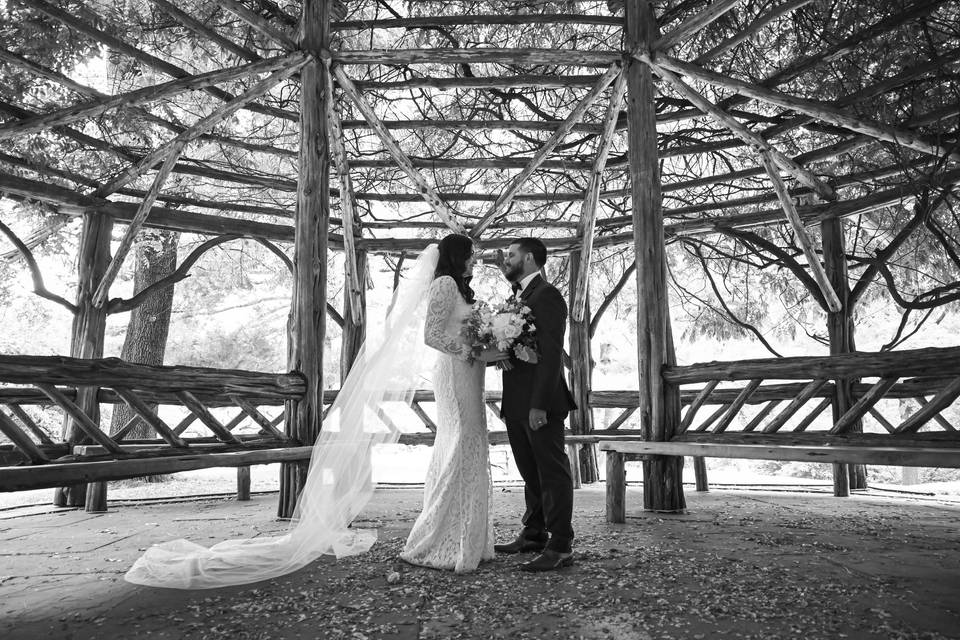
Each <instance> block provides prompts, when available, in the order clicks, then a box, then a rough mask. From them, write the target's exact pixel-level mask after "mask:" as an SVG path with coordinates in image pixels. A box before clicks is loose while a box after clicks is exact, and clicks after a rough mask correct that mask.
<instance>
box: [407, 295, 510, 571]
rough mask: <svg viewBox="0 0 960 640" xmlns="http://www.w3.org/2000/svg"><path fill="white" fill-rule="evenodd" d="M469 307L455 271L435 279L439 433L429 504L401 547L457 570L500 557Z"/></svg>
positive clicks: (413, 558) (430, 318) (432, 331)
mask: <svg viewBox="0 0 960 640" xmlns="http://www.w3.org/2000/svg"><path fill="white" fill-rule="evenodd" d="M470 309H471V306H470V304H469V303H467V302H466V301H465V300H464V299H463V297H462V296H461V295H460V292H459V291H458V290H457V285H456V283H455V282H454V280H453V278H451V277H449V276H441V277H439V278H437V279H436V280H434V281H433V284H432V286H431V287H430V299H429V304H428V310H427V318H426V328H425V330H424V338H425V341H426V343H427V344H428V345H429V346H431V347H433V348H434V349H437V350H438V351H440V352H441V355H440V356H438V357H437V364H436V367H435V369H434V378H433V383H434V393H435V394H436V401H437V413H438V418H439V419H438V420H437V436H436V440H435V441H434V445H433V455H432V456H431V458H430V466H429V467H428V469H427V478H426V481H425V485H424V496H423V511H422V512H421V513H420V516H419V517H418V518H417V521H416V522H415V523H414V525H413V530H412V531H410V536H409V537H408V538H407V543H406V546H405V547H404V549H403V553H401V554H400V557H401V558H402V559H403V560H405V561H407V562H409V563H411V564H416V565H421V566H425V567H433V568H436V569H452V570H453V571H456V572H457V573H462V572H467V571H472V570H474V569H476V568H477V565H478V564H480V561H481V560H489V559H491V558H493V540H494V538H493V520H492V519H491V517H490V507H491V500H492V482H491V478H490V463H489V460H490V450H489V446H488V440H487V420H486V413H485V409H484V403H483V379H484V365H483V364H482V363H480V362H475V363H473V364H469V363H468V362H467V361H466V345H465V344H464V341H463V338H462V337H460V335H459V334H460V329H461V327H462V323H463V320H464V319H465V318H466V317H467V315H468V314H469V313H470Z"/></svg>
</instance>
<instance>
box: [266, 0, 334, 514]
mask: <svg viewBox="0 0 960 640" xmlns="http://www.w3.org/2000/svg"><path fill="white" fill-rule="evenodd" d="M329 25H330V3H329V2H326V1H325V0H305V2H304V3H303V20H302V33H301V41H300V47H301V49H303V50H305V51H313V52H317V51H322V50H324V49H325V48H326V46H327V40H328V33H329ZM326 73H327V71H326V68H325V67H324V65H323V64H322V63H321V62H320V61H318V60H316V59H312V60H310V62H308V63H307V64H306V65H305V66H304V67H303V69H302V70H301V72H300V162H299V177H298V180H297V210H296V215H295V219H294V254H293V265H294V291H293V313H292V322H291V324H292V326H291V332H290V352H289V358H290V362H289V368H290V369H291V370H294V371H298V372H299V373H300V374H301V375H303V377H304V379H305V381H306V386H307V388H306V392H305V393H304V395H303V398H302V399H301V400H299V401H298V402H296V403H290V405H289V406H288V409H289V410H288V411H287V415H286V425H285V428H286V432H287V435H289V436H291V437H292V438H294V439H295V440H296V441H297V442H299V443H301V444H302V445H311V444H313V443H314V442H315V441H316V438H317V434H319V433H320V423H321V415H322V413H323V342H324V337H325V335H326V302H327V293H326V284H327V229H328V226H329V220H330V178H329V174H330V153H329V148H328V145H327V118H326V114H327V109H326V103H325V100H329V99H330V97H331V96H330V95H329V94H328V93H327V91H326V90H325V86H326V84H327V83H326V78H325V74H326ZM308 466H309V465H308V464H307V463H306V462H288V463H285V464H284V465H283V466H282V468H281V477H280V501H279V504H278V506H277V515H278V516H279V517H281V518H289V517H291V516H292V515H293V511H294V508H295V507H296V504H297V498H298V497H299V495H300V490H301V489H302V488H303V486H304V482H305V480H306V475H307V469H308Z"/></svg>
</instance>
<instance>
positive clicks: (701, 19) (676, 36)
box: [651, 0, 742, 53]
mask: <svg viewBox="0 0 960 640" xmlns="http://www.w3.org/2000/svg"><path fill="white" fill-rule="evenodd" d="M740 2H742V0H717V1H716V2H714V3H713V4H711V5H708V6H707V8H706V9H704V10H703V11H701V12H700V13H697V14H694V15H692V16H690V17H688V18H687V19H686V20H684V21H683V22H681V23H680V24H679V25H677V26H676V28H674V29H672V30H671V31H669V32H667V33H665V34H663V35H662V36H660V37H659V38H657V41H656V42H655V43H654V44H653V46H652V47H651V51H653V52H655V53H666V52H667V51H668V50H670V49H671V48H673V47H674V46H676V45H677V44H679V43H680V42H682V41H683V40H686V39H687V38H689V37H690V36H692V35H693V34H695V33H696V32H698V31H700V30H701V29H703V28H704V27H706V26H707V25H709V24H711V23H712V22H714V21H715V20H716V19H717V18H719V17H721V16H722V15H723V14H725V13H726V12H728V11H730V10H731V9H733V8H734V7H735V6H737V5H738V4H740Z"/></svg>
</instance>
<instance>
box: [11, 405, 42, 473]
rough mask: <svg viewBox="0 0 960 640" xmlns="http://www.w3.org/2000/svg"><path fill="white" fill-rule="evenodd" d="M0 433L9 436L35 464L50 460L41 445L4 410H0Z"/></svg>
mask: <svg viewBox="0 0 960 640" xmlns="http://www.w3.org/2000/svg"><path fill="white" fill-rule="evenodd" d="M0 433H2V434H3V435H5V436H7V438H9V439H10V442H12V443H13V445H14V446H15V447H17V448H18V449H20V451H22V452H23V453H24V454H25V455H26V456H27V458H29V459H30V462H32V463H33V464H40V463H44V462H49V458H48V457H47V455H46V454H45V453H44V452H43V451H41V450H40V447H38V446H37V445H36V444H35V443H34V442H33V440H31V439H30V436H28V435H27V434H25V433H24V432H23V431H22V430H21V429H20V425H18V424H17V423H16V422H14V421H13V420H11V419H10V417H9V416H8V415H7V414H6V413H4V412H3V411H0Z"/></svg>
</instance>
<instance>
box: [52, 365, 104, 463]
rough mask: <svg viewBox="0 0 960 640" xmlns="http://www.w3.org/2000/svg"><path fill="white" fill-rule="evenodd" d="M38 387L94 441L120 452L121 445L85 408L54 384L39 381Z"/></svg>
mask: <svg viewBox="0 0 960 640" xmlns="http://www.w3.org/2000/svg"><path fill="white" fill-rule="evenodd" d="M36 387H37V388H38V389H40V391H42V392H43V393H44V394H45V395H46V396H47V397H48V398H50V399H51V400H53V402H54V403H56V405H57V406H58V407H60V408H61V409H63V411H64V413H66V414H67V415H68V416H70V417H71V418H72V419H73V424H74V425H76V426H77V427H78V428H79V429H80V430H82V431H83V432H84V433H86V434H87V435H88V436H90V438H91V439H92V440H93V441H94V442H96V443H97V444H99V445H100V446H102V447H104V448H106V449H107V450H108V451H110V452H112V453H120V447H119V446H118V445H117V443H116V442H114V441H113V440H111V439H110V436H108V435H107V434H105V433H104V432H103V431H101V430H100V427H99V426H98V425H97V424H96V423H95V422H93V421H92V420H91V419H90V418H89V416H87V414H86V413H84V412H83V409H81V408H80V407H78V406H77V405H76V404H74V402H73V400H71V399H70V398H68V397H67V396H65V395H64V394H63V393H62V392H61V391H60V390H59V389H57V388H56V387H55V386H53V385H52V384H46V383H43V382H40V383H37V385H36Z"/></svg>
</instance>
